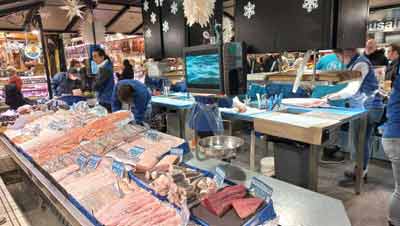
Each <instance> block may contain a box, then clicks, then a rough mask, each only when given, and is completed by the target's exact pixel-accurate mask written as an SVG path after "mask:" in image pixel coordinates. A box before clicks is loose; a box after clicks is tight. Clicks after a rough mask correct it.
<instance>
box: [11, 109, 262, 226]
mask: <svg viewBox="0 0 400 226" xmlns="http://www.w3.org/2000/svg"><path fill="white" fill-rule="evenodd" d="M18 120H19V121H18ZM131 121H132V115H131V113H130V112H127V111H120V112H115V113H112V114H107V112H105V111H104V109H102V108H101V107H94V108H89V107H88V106H87V104H83V103H80V104H77V105H74V106H73V107H72V109H71V110H63V109H57V110H56V111H48V110H47V111H32V112H30V113H28V114H25V115H23V116H19V117H18V119H17V120H16V122H15V123H14V125H13V127H9V128H8V129H7V130H6V131H5V132H4V135H5V136H7V138H8V139H9V140H11V141H12V142H13V144H14V145H15V146H17V147H18V148H20V149H21V150H23V151H24V152H25V154H26V155H28V156H30V157H31V159H30V160H31V161H34V162H35V166H37V167H39V168H40V170H41V172H45V173H44V175H45V176H47V177H49V178H51V179H52V180H51V181H53V182H54V183H56V185H58V186H57V187H59V188H61V189H60V190H61V191H62V192H66V194H67V196H68V197H71V198H73V199H74V200H75V201H76V202H78V203H79V204H80V206H81V207H83V210H85V211H86V212H87V213H90V214H91V215H93V216H94V217H95V219H96V220H97V221H98V222H100V223H101V224H102V225H105V226H136V225H137V226H139V225H152V226H153V225H154V226H181V225H193V226H194V225H197V224H196V223H194V222H191V221H190V222H189V215H190V214H191V211H192V210H193V208H196V207H198V206H200V207H202V208H204V209H205V211H207V212H209V213H211V214H212V215H213V216H215V217H217V218H223V217H224V215H225V214H226V213H227V212H234V213H235V216H236V217H237V218H238V219H239V220H240V219H248V218H249V217H250V216H253V215H254V214H255V213H256V212H257V211H258V210H259V209H260V207H261V206H263V204H264V203H265V202H264V200H262V199H258V198H255V197H249V194H248V190H247V188H246V187H245V186H243V185H236V186H228V187H225V188H223V189H220V190H218V189H219V187H218V186H217V182H216V181H215V179H214V178H213V177H212V174H211V173H207V172H204V171H200V170H198V169H196V168H192V167H191V166H188V165H185V163H183V162H182V159H183V149H181V147H182V146H183V144H184V140H183V139H180V138H177V137H173V136H170V135H167V134H163V133H161V132H158V131H154V130H151V129H148V128H145V127H143V126H139V125H134V124H131V123H130V122H131ZM189 209H190V211H189ZM83 210H81V211H83ZM87 213H86V214H87ZM217 225H219V224H217Z"/></svg>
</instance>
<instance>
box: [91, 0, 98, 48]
mask: <svg viewBox="0 0 400 226" xmlns="http://www.w3.org/2000/svg"><path fill="white" fill-rule="evenodd" d="M89 4H90V5H89V8H90V13H91V14H92V33H93V44H95V45H96V44H97V40H96V24H95V22H94V13H93V8H94V7H93V2H90V3H89Z"/></svg>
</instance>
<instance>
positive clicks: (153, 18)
mask: <svg viewBox="0 0 400 226" xmlns="http://www.w3.org/2000/svg"><path fill="white" fill-rule="evenodd" d="M150 22H151V23H152V24H155V23H156V22H157V15H156V14H155V13H154V12H152V13H151V15H150Z"/></svg>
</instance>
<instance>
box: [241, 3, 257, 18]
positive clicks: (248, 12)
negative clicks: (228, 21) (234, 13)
mask: <svg viewBox="0 0 400 226" xmlns="http://www.w3.org/2000/svg"><path fill="white" fill-rule="evenodd" d="M243 15H244V16H245V17H247V18H248V19H251V17H252V16H254V15H256V5H255V4H253V3H251V2H248V3H247V5H245V6H244V14H243Z"/></svg>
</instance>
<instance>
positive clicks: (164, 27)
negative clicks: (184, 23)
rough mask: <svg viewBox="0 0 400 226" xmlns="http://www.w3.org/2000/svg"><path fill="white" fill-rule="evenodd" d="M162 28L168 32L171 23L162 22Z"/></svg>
mask: <svg viewBox="0 0 400 226" xmlns="http://www.w3.org/2000/svg"><path fill="white" fill-rule="evenodd" d="M162 30H163V32H164V33H167V32H168V31H169V23H168V21H164V23H163V24H162Z"/></svg>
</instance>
